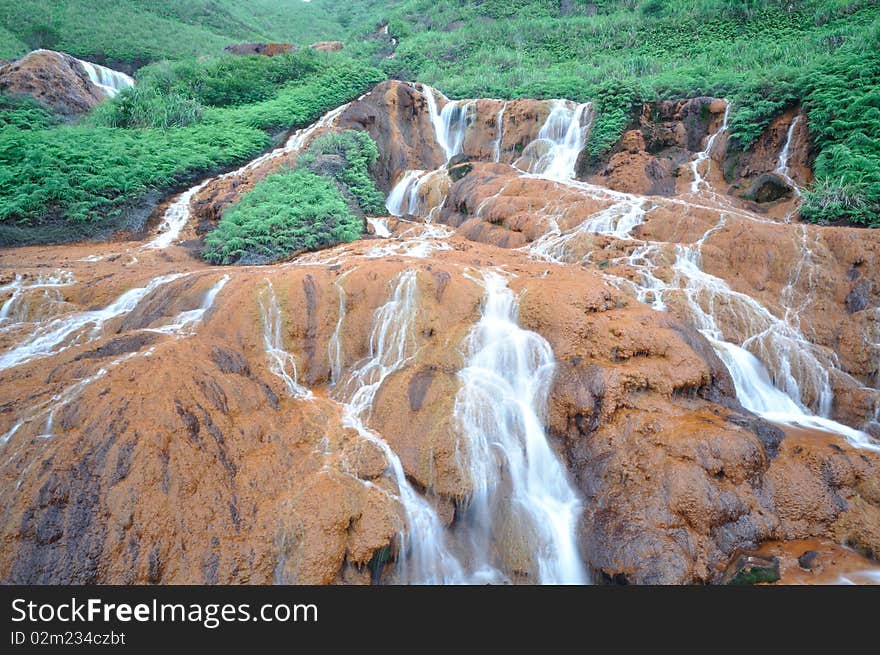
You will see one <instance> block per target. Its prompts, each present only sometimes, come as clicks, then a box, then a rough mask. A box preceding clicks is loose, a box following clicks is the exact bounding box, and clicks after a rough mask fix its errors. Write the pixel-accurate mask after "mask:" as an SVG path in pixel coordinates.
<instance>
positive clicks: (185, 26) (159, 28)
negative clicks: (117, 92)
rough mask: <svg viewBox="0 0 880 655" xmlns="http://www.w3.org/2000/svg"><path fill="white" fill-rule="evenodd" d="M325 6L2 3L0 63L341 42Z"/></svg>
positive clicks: (76, 0) (171, 1)
mask: <svg viewBox="0 0 880 655" xmlns="http://www.w3.org/2000/svg"><path fill="white" fill-rule="evenodd" d="M332 6H333V2H332V0H313V1H312V2H302V0H2V2H0V59H2V58H12V57H17V56H20V55H22V54H24V53H25V52H27V51H29V50H32V49H34V48H39V47H45V48H52V49H57V50H63V51H65V52H69V53H71V54H73V55H76V56H77V57H81V58H83V59H89V60H92V61H98V62H109V63H111V64H136V65H139V64H143V63H146V62H150V61H156V60H159V59H178V58H181V57H186V56H191V55H202V54H211V53H217V52H219V51H221V50H222V49H223V47H224V46H226V45H229V44H230V43H234V42H239V41H282V42H291V43H300V44H303V43H304V44H309V43H313V42H314V41H318V40H322V39H334V38H342V37H343V36H344V34H345V30H344V29H343V28H342V26H340V25H339V23H338V22H337V21H336V18H335V16H334V15H333V14H331V13H330V12H329V9H328V8H332Z"/></svg>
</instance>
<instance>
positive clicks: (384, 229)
mask: <svg viewBox="0 0 880 655" xmlns="http://www.w3.org/2000/svg"><path fill="white" fill-rule="evenodd" d="M367 223H369V225H370V227H372V228H373V234H375V235H376V236H377V237H379V238H380V239H387V238H388V237H390V236H391V230H389V229H388V223H387V222H386V220H385V219H384V218H379V217H378V216H367Z"/></svg>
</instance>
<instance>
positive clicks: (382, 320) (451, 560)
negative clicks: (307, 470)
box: [331, 270, 466, 584]
mask: <svg viewBox="0 0 880 655" xmlns="http://www.w3.org/2000/svg"><path fill="white" fill-rule="evenodd" d="M417 311H418V280H417V273H416V271H415V270H407V271H404V272H403V273H401V274H400V275H398V276H397V278H395V280H394V281H393V283H392V290H391V296H390V298H389V299H388V301H387V302H386V303H385V304H384V305H382V306H381V307H379V308H378V309H377V310H376V312H375V314H374V316H373V329H372V332H371V334H370V351H369V355H368V356H367V358H366V359H364V361H362V362H361V363H360V364H359V365H357V366H356V367H355V368H354V369H353V370H352V371H351V373H350V374H349V375H348V377H347V378H346V379H345V380H343V381H341V382H340V384H339V385H337V390H338V397H339V399H340V400H341V401H342V402H343V408H344V412H343V423H344V425H345V426H346V427H351V428H354V429H355V430H356V431H357V432H358V434H360V435H361V437H363V438H365V439H367V440H369V441H370V442H372V443H374V444H375V445H376V446H378V447H379V448H380V450H381V451H382V452H383V453H384V455H385V459H386V461H387V463H388V470H387V473H388V474H389V476H390V477H391V479H392V480H393V481H394V482H395V483H396V484H397V488H398V493H399V498H400V502H401V504H402V506H403V509H404V513H405V515H406V530H405V531H404V532H402V533H401V534H400V557H399V561H398V567H397V568H398V571H399V579H398V582H400V583H410V584H457V583H463V582H465V581H466V580H465V578H464V574H463V571H462V568H461V564H460V563H459V562H458V560H457V559H456V558H455V557H454V556H453V555H452V553H451V552H450V551H449V550H448V548H447V546H446V534H445V530H444V527H443V524H442V522H441V521H440V518H439V517H438V516H437V513H436V511H435V510H434V508H433V507H432V506H431V505H430V503H428V501H427V500H425V499H424V498H423V497H422V496H421V495H419V494H418V493H417V492H416V490H415V489H413V487H412V485H411V484H410V483H409V480H407V478H406V474H405V473H404V470H403V464H401V462H400V458H399V457H398V456H397V454H396V453H395V452H394V451H393V450H392V449H391V447H390V446H389V445H388V443H387V442H386V441H385V440H384V439H382V437H381V436H380V435H379V434H377V433H376V432H374V431H372V430H371V429H370V428H369V427H368V425H367V423H368V420H369V416H370V413H371V412H372V409H373V401H374V399H375V397H376V393H377V392H378V391H379V388H380V387H381V386H382V383H383V382H384V381H385V379H386V378H387V377H388V376H389V375H391V374H392V373H394V372H395V371H398V370H400V369H401V368H402V367H403V366H404V365H405V364H406V362H407V361H408V360H409V358H410V357H411V356H412V354H413V351H414V348H415V346H416V344H415V338H414V335H413V329H414V323H415V319H416V313H417ZM334 336H335V338H337V339H338V336H339V335H338V334H335V335H334ZM331 350H332V347H331Z"/></svg>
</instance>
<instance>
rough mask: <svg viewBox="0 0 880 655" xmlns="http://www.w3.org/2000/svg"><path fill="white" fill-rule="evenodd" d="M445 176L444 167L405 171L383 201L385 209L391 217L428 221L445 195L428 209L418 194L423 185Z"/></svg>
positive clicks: (440, 204)
mask: <svg viewBox="0 0 880 655" xmlns="http://www.w3.org/2000/svg"><path fill="white" fill-rule="evenodd" d="M446 174H447V173H446V167H445V166H442V167H441V168H438V169H436V170H432V171H423V170H410V171H406V172H405V173H404V174H403V175H402V176H401V178H400V179H399V180H398V181H397V184H395V185H394V187H393V188H392V189H391V192H390V193H389V194H388V198H387V199H386V200H385V209H387V210H388V213H389V214H391V215H392V216H407V215H411V216H424V217H426V220H429V219H430V217H431V216H432V214H433V212H434V210H435V209H436V208H437V207H439V206H442V204H443V200H445V195H444V197H443V199H441V201H440V203H439V204H438V205H436V206H432V207H428V206H426V203H424V202H423V201H422V199H421V198H420V197H419V194H420V192H421V190H422V188H423V187H424V185H425V184H428V183H429V182H431V180H433V179H434V178H435V177H436V176H438V175H439V176H446ZM389 236H390V234H389Z"/></svg>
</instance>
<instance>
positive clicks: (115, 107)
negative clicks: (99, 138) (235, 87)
mask: <svg viewBox="0 0 880 655" xmlns="http://www.w3.org/2000/svg"><path fill="white" fill-rule="evenodd" d="M203 109H204V108H203V107H202V105H201V104H199V102H198V101H196V100H193V99H192V98H188V97H186V96H183V95H180V94H178V93H169V94H164V93H161V92H159V91H158V90H156V89H155V88H151V87H142V86H134V87H131V88H128V89H124V90H123V91H122V92H121V93H120V94H119V95H118V96H117V97H116V98H115V99H114V100H113V101H112V102H105V103H103V104H101V105H99V106H98V107H97V108H96V109H95V111H94V112H93V113H92V119H93V121H94V123H95V124H96V125H103V126H105V127H158V128H161V129H168V128H170V127H186V126H187V125H190V124H191V123H195V122H197V121H198V120H199V119H200V118H201V117H202V111H203Z"/></svg>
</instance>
